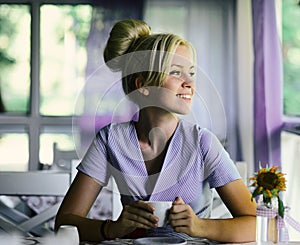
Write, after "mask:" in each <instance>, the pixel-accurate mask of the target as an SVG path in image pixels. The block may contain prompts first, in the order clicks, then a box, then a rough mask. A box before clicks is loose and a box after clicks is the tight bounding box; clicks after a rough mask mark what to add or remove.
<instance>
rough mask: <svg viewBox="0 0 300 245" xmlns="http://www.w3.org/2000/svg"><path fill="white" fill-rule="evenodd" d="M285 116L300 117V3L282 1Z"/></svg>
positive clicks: (294, 0)
mask: <svg viewBox="0 0 300 245" xmlns="http://www.w3.org/2000/svg"><path fill="white" fill-rule="evenodd" d="M282 48H283V68H284V69H283V76H284V94H283V96H284V101H283V110H284V114H286V115H290V116H300V3H299V0H283V1H282Z"/></svg>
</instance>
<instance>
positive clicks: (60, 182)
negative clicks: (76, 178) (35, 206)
mask: <svg viewBox="0 0 300 245" xmlns="http://www.w3.org/2000/svg"><path fill="white" fill-rule="evenodd" d="M70 176H71V174H70V171H65V172H62V171H50V170H49V171H45V170H42V171H41V170H40V171H29V172H0V195H6V196H19V197H21V196H64V195H65V193H66V191H67V190H68V188H69V186H70V180H71V177H70ZM59 206H60V202H57V203H56V204H55V205H53V206H49V207H47V208H46V209H45V210H43V212H41V213H39V214H37V215H34V216H32V217H30V216H27V215H26V214H23V213H22V212H20V211H18V210H17V209H15V208H14V207H9V206H7V205H4V203H3V202H2V203H1V205H0V229H2V230H4V231H6V232H12V231H16V232H22V233H24V234H31V233H34V234H35V235H43V234H36V233H44V232H50V230H48V229H39V228H38V227H39V226H41V225H42V224H43V223H45V222H46V221H48V220H50V219H51V218H53V217H55V215H56V213H57V210H58V208H59Z"/></svg>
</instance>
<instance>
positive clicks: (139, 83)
mask: <svg viewBox="0 0 300 245" xmlns="http://www.w3.org/2000/svg"><path fill="white" fill-rule="evenodd" d="M134 82H135V87H136V88H137V89H140V88H142V87H143V81H142V78H141V77H136V78H135V81H134Z"/></svg>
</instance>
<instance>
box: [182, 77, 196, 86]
mask: <svg viewBox="0 0 300 245" xmlns="http://www.w3.org/2000/svg"><path fill="white" fill-rule="evenodd" d="M182 82H183V83H182V87H184V88H194V87H195V80H194V78H193V77H190V76H189V75H185V76H184V77H183V78H182Z"/></svg>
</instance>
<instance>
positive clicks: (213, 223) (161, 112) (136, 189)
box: [56, 20, 256, 242]
mask: <svg viewBox="0 0 300 245" xmlns="http://www.w3.org/2000/svg"><path fill="white" fill-rule="evenodd" d="M104 59H105V62H106V64H107V66H108V67H109V68H110V69H111V70H113V71H121V72H122V85H123V89H124V92H125V94H126V95H127V96H128V97H129V98H130V99H131V100H132V101H134V102H135V103H136V104H137V105H138V106H139V115H138V119H137V120H132V121H129V122H125V123H111V124H110V125H108V126H106V127H104V128H102V129H100V131H99V132H98V134H97V135H96V137H95V140H94V141H93V143H92V144H91V146H90V148H89V150H88V152H87V153H86V155H85V157H84V158H83V160H82V162H81V163H80V165H79V166H78V174H77V176H76V178H75V180H74V182H73V183H72V185H71V187H70V189H69V191H68V193H67V195H66V196H65V198H64V201H63V203H62V205H61V207H60V209H59V211H58V214H57V218H56V229H57V228H58V227H59V226H60V225H62V224H72V225H75V226H77V228H78V230H79V234H80V239H81V240H82V241H101V240H106V239H113V238H122V237H133V236H136V235H137V234H141V235H142V236H151V235H153V236H155V235H157V234H160V235H161V232H164V234H165V235H178V236H183V237H185V238H189V237H193V238H197V237H198V238H207V239H209V240H215V241H220V242H248V241H254V240H255V210H256V204H255V202H252V201H251V194H250V192H249V191H248V189H247V187H246V186H245V185H244V183H243V181H242V180H241V178H240V176H239V174H238V172H237V170H236V167H235V165H234V163H233V162H232V160H231V159H230V157H229V155H228V153H227V152H226V151H225V150H224V148H223V147H222V145H221V144H220V143H219V141H218V139H217V138H216V137H215V136H214V135H213V134H212V133H211V132H210V131H208V130H207V129H204V128H201V127H199V126H198V125H194V124H192V123H189V122H187V121H185V120H183V119H180V118H179V117H178V116H177V115H178V114H179V115H185V114H187V113H189V111H190V107H191V102H192V98H193V96H194V93H195V70H196V67H195V64H196V63H195V52H194V49H193V47H192V45H191V44H190V43H189V42H187V41H185V40H183V39H182V38H180V37H178V36H176V35H173V34H151V32H150V27H149V26H148V25H147V24H146V23H145V22H143V21H139V20H123V21H120V22H117V23H116V24H115V25H114V27H113V29H112V30H111V33H110V37H109V40H108V42H107V45H106V48H105V51H104ZM111 175H112V176H114V178H115V180H116V183H117V185H118V188H119V190H120V193H121V201H122V204H123V210H122V212H121V214H120V216H119V218H118V219H117V220H116V221H101V220H93V219H88V218H86V215H87V213H88V211H89V209H90V208H91V206H92V204H93V202H94V201H95V199H96V197H97V195H98V194H99V192H100V191H101V189H102V187H103V186H105V185H106V184H107V182H108V179H109V177H110V176H111ZM210 188H216V190H217V191H218V193H219V195H220V196H221V198H222V200H223V201H224V203H225V205H226V206H227V207H228V209H229V211H230V212H231V214H232V216H233V218H229V219H210V218H209V215H210V211H211V201H212V198H211V191H210ZM149 200H159V201H172V202H173V205H172V208H171V209H170V214H169V226H168V227H166V228H162V229H161V228H160V229H158V228H157V222H158V218H157V217H156V216H155V215H154V214H153V210H154V209H153V207H152V206H151V205H150V204H149V203H147V202H146V201H149ZM158 232H159V233H158Z"/></svg>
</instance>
